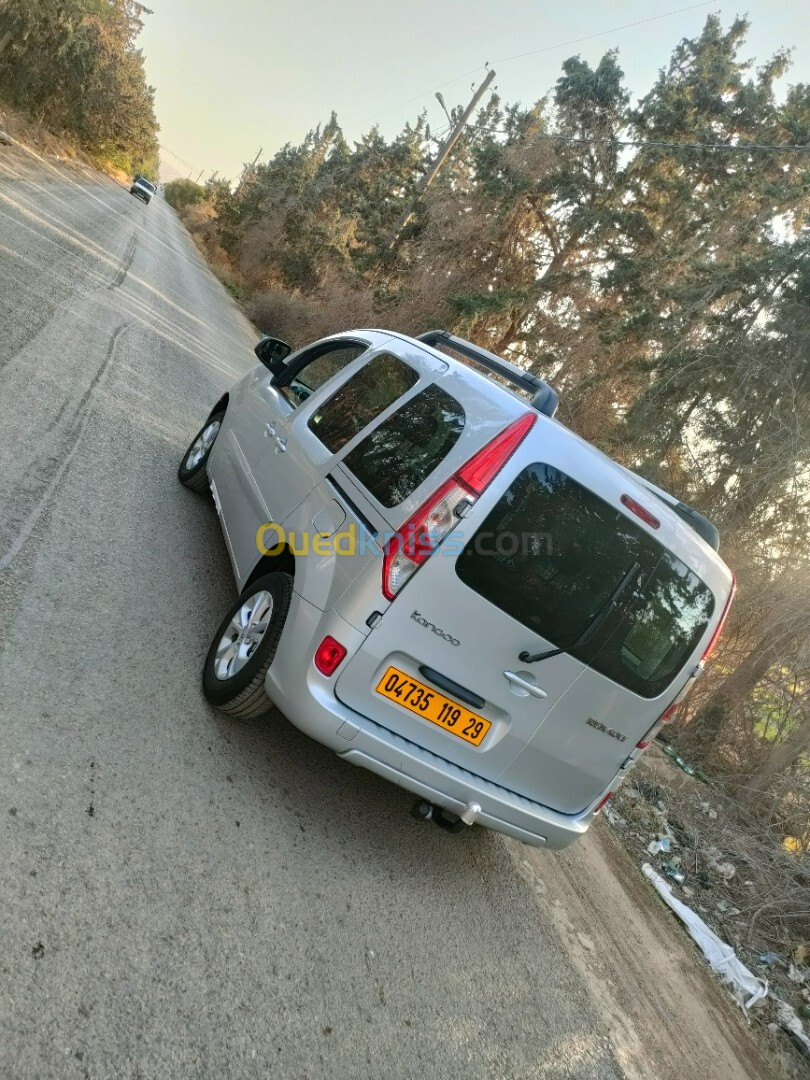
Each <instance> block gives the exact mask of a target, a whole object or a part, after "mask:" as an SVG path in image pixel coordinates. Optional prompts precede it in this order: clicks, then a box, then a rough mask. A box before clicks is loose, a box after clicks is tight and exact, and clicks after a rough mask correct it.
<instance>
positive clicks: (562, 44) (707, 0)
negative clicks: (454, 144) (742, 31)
mask: <svg viewBox="0 0 810 1080" xmlns="http://www.w3.org/2000/svg"><path fill="white" fill-rule="evenodd" d="M713 3H714V0H703V2H702V3H700V4H689V5H688V6H687V7H682V8H675V9H674V10H673V11H665V12H662V14H660V15H651V16H650V17H649V18H647V19H637V20H636V21H635V22H629V23H623V24H622V25H621V26H613V27H611V28H610V29H609V30H598V31H597V32H596V33H594V34H585V35H584V36H583V37H578V38H571V39H570V40H569V41H559V42H557V44H556V45H544V46H543V48H541V49H531V50H530V51H529V52H524V53H516V54H515V55H514V56H506V57H503V58H502V59H501V60H494V61H493V64H510V63H512V61H513V60H522V59H523V57H525V56H536V55H537V54H538V53H545V52H552V51H553V50H554V49H564V48H566V47H567V46H568V45H578V44H580V43H581V42H583V41H592V40H593V39H594V38H598V37H605V36H606V35H607V34H616V33H618V32H619V31H620V30H628V29H630V28H631V27H633V26H643V25H644V24H645V23H651V22H658V21H659V20H660V19H668V18H670V16H672V15H680V14H681V13H682V12H684V11H695V10H696V9H697V8H704V7H709V6H710V5H711V4H713ZM482 66H483V67H485V68H487V67H489V61H487V63H486V64H484V65H481V64H478V65H477V66H476V67H474V68H471V69H470V70H469V71H465V72H464V74H463V75H456V76H454V78H452V79H448V80H447V82H443V83H441V84H440V85H439V86H434V87H433V89H432V90H426V91H425V92H424V93H423V94H417V95H416V96H415V97H412V98H408V100H407V101H401V102H400V103H399V105H392V106H391V108H389V109H384V110H383V111H382V112H379V113H377V114H376V115H375V116H373V117H372V120H377V119H379V117H381V116H387V115H388V113H391V112H394V111H395V110H396V109H402V108H404V107H405V106H406V105H411V104H413V102H414V101H421V100H422V98H426V97H427V96H428V95H429V94H434V93H435V92H436V91H437V90H443V89H444V88H445V86H450V85H451V84H452V83H455V82H459V81H460V80H461V79H466V78H468V77H469V76H470V75H475V73H476V72H478V71H480V70H481V67H482Z"/></svg>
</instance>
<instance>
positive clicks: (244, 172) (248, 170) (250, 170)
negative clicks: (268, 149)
mask: <svg viewBox="0 0 810 1080" xmlns="http://www.w3.org/2000/svg"><path fill="white" fill-rule="evenodd" d="M262 150H264V147H263V146H260V147H259V152H258V154H257V155H256V157H255V158H254V159H253V161H251V163H250V165H246V166H245V167H244V169H242V176H241V178H240V180H239V186H238V187H237V189H236V191H235V192H234V195H236V196H239V194H240V193H241V191H242V188H243V187H244V186H245V181H246V180H247V178H248V177H249V176H250V175H251V174H252V173H253V170H254V169H255V168H256V162H257V161H258V160H259V158H260V157H261V156H262Z"/></svg>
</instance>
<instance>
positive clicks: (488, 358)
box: [416, 330, 560, 416]
mask: <svg viewBox="0 0 810 1080" xmlns="http://www.w3.org/2000/svg"><path fill="white" fill-rule="evenodd" d="M416 340H417V341H423V342H424V343H425V345H433V346H436V345H444V346H445V348H447V349H452V350H453V352H457V353H459V354H460V355H461V356H466V357H467V358H468V359H469V360H474V361H475V362H476V363H477V364H480V365H481V367H484V368H486V369H487V370H488V371H491V372H493V373H494V374H495V375H500V376H501V377H502V378H504V379H506V380H507V382H510V383H511V384H512V385H513V386H517V387H519V388H520V389H521V390H525V391H527V393H529V394H531V405H532V407H533V408H535V409H537V411H538V412H541V413H542V414H543V415H544V416H554V414H555V413H556V411H557V406H558V404H559V402H560V395H559V394H558V393H557V391H556V390H555V389H554V388H553V387H551V386H549V384H548V383H547V382H546V381H545V380H544V379H540V378H538V376H537V375H532V374H531V372H528V371H524V370H523V368H519V367H518V366H517V364H511V363H510V362H509V361H508V360H504V359H503V358H502V357H500V356H496V355H495V353H492V352H490V351H489V350H488V349H482V348H481V346H480V345H473V343H472V342H471V341H465V340H464V338H460V337H456V336H455V334H450V333H448V332H447V330H430V331H429V332H428V333H427V334H420V335H419V337H418V338H417V339H416Z"/></svg>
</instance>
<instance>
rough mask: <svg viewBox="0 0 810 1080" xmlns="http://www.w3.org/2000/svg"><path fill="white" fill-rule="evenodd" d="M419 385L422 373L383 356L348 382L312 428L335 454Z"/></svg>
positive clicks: (319, 412) (316, 416)
mask: <svg viewBox="0 0 810 1080" xmlns="http://www.w3.org/2000/svg"><path fill="white" fill-rule="evenodd" d="M417 382H419V373H418V372H417V371H415V370H414V369H413V368H412V367H410V366H409V365H408V364H406V363H404V362H403V361H402V360H400V359H399V358H398V357H396V356H391V354H390V353H380V354H379V355H377V356H375V357H374V358H373V359H372V360H370V361H369V363H368V364H366V366H365V367H363V368H361V369H360V371H358V372H357V374H355V375H353V376H352V377H351V379H349V380H348V382H345V383H344V384H343V386H341V387H340V389H339V390H337V391H336V393H334V394H333V395H332V397H331V398H329V400H328V401H326V402H324V404H323V405H321V406H320V408H319V409H317V411H316V412H314V413H313V414H312V416H311V417H310V418H309V428H310V430H311V431H312V432H314V434H315V435H317V436H318V438H319V439H320V440H321V442H322V443H323V444H324V446H326V447H328V448H329V450H331V451H332V453H333V454H336V453H337V452H338V450H341V449H342V448H343V447H344V446H345V445H346V443H348V442H350V441H351V440H352V439H353V438H354V437H355V435H359V433H360V432H361V431H362V430H363V428H365V427H368V425H369V424H370V423H371V422H372V420H374V418H375V417H377V416H379V414H380V413H381V412H382V411H383V409H387V408H388V406H389V405H391V404H393V403H394V402H395V401H396V400H397V398H398V397H401V396H402V395H403V394H405V393H407V392H408V390H410V389H411V387H413V386H415V385H416V384H417Z"/></svg>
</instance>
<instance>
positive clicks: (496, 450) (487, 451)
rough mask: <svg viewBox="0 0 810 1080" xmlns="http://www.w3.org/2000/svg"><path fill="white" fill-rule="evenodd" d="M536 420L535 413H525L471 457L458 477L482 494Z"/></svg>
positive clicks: (478, 493) (467, 486) (476, 493)
mask: <svg viewBox="0 0 810 1080" xmlns="http://www.w3.org/2000/svg"><path fill="white" fill-rule="evenodd" d="M535 420H537V417H536V416H535V415H534V413H524V414H523V416H521V417H520V419H519V420H515V422H514V423H513V424H510V425H509V427H508V428H504V430H503V431H502V432H501V433H500V435H496V436H495V438H494V439H492V440H491V441H490V442H488V443H487V445H486V446H485V447H484V448H483V449H482V450H479V451H478V453H477V454H476V455H475V456H474V457H472V458H470V460H469V461H468V462H467V464H466V465H465V466H464V467H463V468H462V469H459V471H458V472H457V473H456V477H457V478H458V479H459V480H460V481H461V483H462V484H464V486H465V487H466V488H469V490H470V491H471V492H473V493H474V494H475V495H481V494H482V493H483V492H484V490H485V489H486V488H488V487H489V485H490V483H491V482H492V480H493V479H494V478H495V477H496V476H497V475H498V473H499V472H500V471H501V469H502V468H503V467H504V465H505V464H506V462H507V461H508V460H509V458H510V457H511V456H512V454H514V452H515V450H517V448H518V447H519V446H520V444H521V443H522V442H523V440H524V439H525V438H526V436H527V435H528V434H529V432H530V431H531V429H532V427H533V426H534V422H535Z"/></svg>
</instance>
